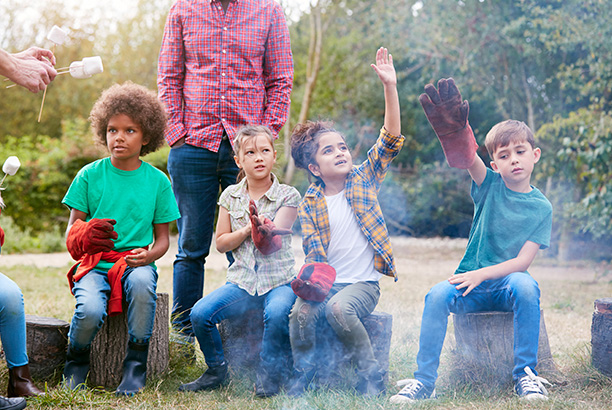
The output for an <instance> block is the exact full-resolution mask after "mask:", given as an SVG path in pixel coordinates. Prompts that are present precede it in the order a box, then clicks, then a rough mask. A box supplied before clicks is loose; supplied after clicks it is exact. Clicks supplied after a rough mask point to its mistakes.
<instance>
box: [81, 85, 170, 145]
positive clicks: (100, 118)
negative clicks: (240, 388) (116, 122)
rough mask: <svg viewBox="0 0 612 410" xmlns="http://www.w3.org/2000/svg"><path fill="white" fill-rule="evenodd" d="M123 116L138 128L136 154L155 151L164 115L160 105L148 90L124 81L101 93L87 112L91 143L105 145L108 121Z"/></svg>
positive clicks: (162, 136)
mask: <svg viewBox="0 0 612 410" xmlns="http://www.w3.org/2000/svg"><path fill="white" fill-rule="evenodd" d="M117 114H124V115H127V116H128V117H130V119H131V120H132V121H134V122H136V123H138V125H140V127H141V128H142V136H143V141H146V142H147V144H146V145H143V146H142V149H141V150H140V155H141V156H144V155H147V154H149V153H151V152H154V151H157V150H158V149H159V148H161V146H162V145H163V144H164V142H165V140H164V130H165V129H166V121H167V115H166V110H165V108H164V105H163V104H162V102H161V101H159V99H158V98H157V95H156V94H155V93H154V92H153V91H150V90H149V89H147V88H145V87H143V86H141V85H138V84H134V83H132V82H131V81H126V82H125V83H123V84H115V85H113V86H111V87H110V88H108V89H107V90H105V91H104V92H103V93H102V95H101V96H100V98H98V100H97V101H96V102H95V104H94V106H93V108H92V109H91V112H90V113H89V121H90V122H91V129H92V131H93V133H94V140H95V141H96V142H97V143H99V144H102V145H104V146H106V128H107V127H108V122H109V120H110V119H111V118H112V117H113V116H115V115H117Z"/></svg>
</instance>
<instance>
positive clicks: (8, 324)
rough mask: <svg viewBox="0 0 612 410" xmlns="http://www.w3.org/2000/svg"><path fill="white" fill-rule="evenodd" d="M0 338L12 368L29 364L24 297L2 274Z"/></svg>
mask: <svg viewBox="0 0 612 410" xmlns="http://www.w3.org/2000/svg"><path fill="white" fill-rule="evenodd" d="M0 337H2V348H3V349H4V355H5V356H6V363H7V365H8V367H9V369H10V368H12V367H18V366H23V365H26V364H28V354H27V353H26V323H25V313H24V310H23V295H22V294H21V290H20V289H19V286H17V284H15V282H13V281H12V280H11V279H9V278H8V277H6V276H4V275H3V274H2V273H0Z"/></svg>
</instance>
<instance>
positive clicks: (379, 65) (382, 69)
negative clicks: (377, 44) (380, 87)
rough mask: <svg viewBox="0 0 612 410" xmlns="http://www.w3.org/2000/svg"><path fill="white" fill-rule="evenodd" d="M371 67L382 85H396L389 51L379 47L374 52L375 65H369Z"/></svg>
mask: <svg viewBox="0 0 612 410" xmlns="http://www.w3.org/2000/svg"><path fill="white" fill-rule="evenodd" d="M371 67H372V68H373V69H374V71H376V74H378V78H380V81H382V83H383V84H384V85H392V86H395V85H397V75H396V73H395V67H394V66H393V56H392V55H391V54H389V51H388V50H387V49H386V48H384V47H381V48H379V49H378V50H376V64H371Z"/></svg>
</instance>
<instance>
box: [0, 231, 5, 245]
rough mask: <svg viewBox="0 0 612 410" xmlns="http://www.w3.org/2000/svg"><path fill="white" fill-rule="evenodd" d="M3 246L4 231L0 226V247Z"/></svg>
mask: <svg viewBox="0 0 612 410" xmlns="http://www.w3.org/2000/svg"><path fill="white" fill-rule="evenodd" d="M2 245H4V229H2V227H1V226H0V247H2Z"/></svg>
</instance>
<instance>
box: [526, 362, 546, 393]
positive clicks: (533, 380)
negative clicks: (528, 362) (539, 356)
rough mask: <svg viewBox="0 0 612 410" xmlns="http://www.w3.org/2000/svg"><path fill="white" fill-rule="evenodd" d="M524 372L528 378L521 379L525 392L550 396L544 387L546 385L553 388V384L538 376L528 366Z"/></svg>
mask: <svg viewBox="0 0 612 410" xmlns="http://www.w3.org/2000/svg"><path fill="white" fill-rule="evenodd" d="M524 370H525V373H526V374H527V376H528V377H523V378H522V379H521V386H522V388H523V391H530V392H538V393H539V392H542V393H543V394H544V395H545V396H548V390H546V387H544V383H546V384H548V385H549V386H552V384H551V383H550V382H549V381H548V380H546V379H545V378H543V377H540V376H536V375H535V374H534V373H533V371H532V370H531V369H530V368H529V367H528V366H525V369H524Z"/></svg>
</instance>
